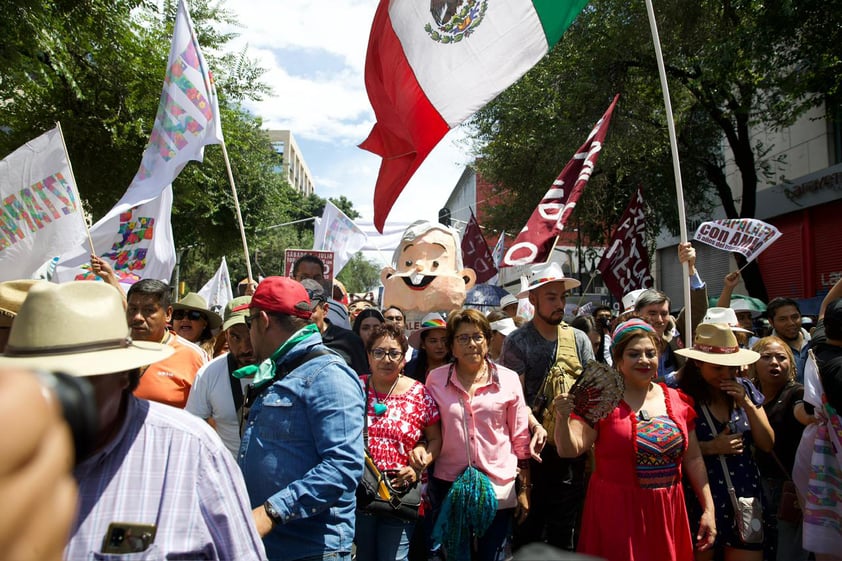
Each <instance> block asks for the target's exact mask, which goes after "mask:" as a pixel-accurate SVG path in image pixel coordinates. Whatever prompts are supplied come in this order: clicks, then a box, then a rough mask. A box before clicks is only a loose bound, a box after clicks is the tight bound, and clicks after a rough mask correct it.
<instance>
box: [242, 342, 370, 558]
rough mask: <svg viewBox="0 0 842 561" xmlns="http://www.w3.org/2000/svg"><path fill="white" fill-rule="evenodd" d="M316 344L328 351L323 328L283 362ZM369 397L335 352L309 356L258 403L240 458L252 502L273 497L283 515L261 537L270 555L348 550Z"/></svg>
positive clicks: (277, 508)
mask: <svg viewBox="0 0 842 561" xmlns="http://www.w3.org/2000/svg"><path fill="white" fill-rule="evenodd" d="M317 348H321V349H323V350H324V349H326V347H324V346H323V345H322V338H321V335H320V334H318V333H316V334H313V335H312V336H310V337H308V338H306V339H304V340H303V341H301V342H299V343H298V344H297V345H296V346H295V347H293V348H292V349H290V351H289V352H288V353H287V354H285V355H284V356H283V357H281V359H280V361H279V362H278V364H279V365H282V364H284V363H285V362H289V361H293V360H295V359H296V358H297V357H301V356H303V355H305V354H307V353H309V352H311V351H313V350H315V349H317ZM364 403H365V399H364V396H363V389H362V386H361V384H360V381H359V378H358V377H357V375H356V374H355V373H354V371H353V370H351V369H350V368H349V367H348V366H347V364H346V363H345V361H343V360H342V359H341V358H340V357H339V356H338V355H333V354H330V355H326V356H317V357H315V358H313V359H310V360H309V361H307V362H305V363H304V364H302V365H301V366H299V367H298V368H296V369H295V370H293V371H292V372H290V373H289V374H288V375H287V376H286V377H285V378H284V379H282V380H280V381H277V382H275V383H274V384H272V385H271V386H270V387H269V388H268V389H266V390H265V391H264V393H263V394H262V396H261V397H260V398H258V399H257V400H256V401H255V403H254V405H253V406H252V408H251V411H250V413H249V418H248V424H247V426H246V430H245V433H244V434H243V441H242V444H241V445H240V451H239V455H238V461H239V464H240V467H241V468H242V470H243V475H244V477H245V480H246V487H247V488H248V494H249V499H250V501H251V505H252V507H253V508H256V507H258V506H260V505H262V504H263V503H264V502H266V501H267V500H268V501H270V502H271V503H272V506H273V507H274V508H275V510H276V511H277V512H278V513H279V514H280V516H281V517H282V519H283V520H284V523H283V524H276V525H275V528H274V529H273V530H272V531H271V532H270V533H269V535H267V536H266V537H265V538H264V539H263V541H264V543H265V545H266V552H267V554H268V556H269V559H279V560H292V559H301V558H303V557H309V556H314V555H322V554H324V553H328V552H350V551H351V543H352V541H353V539H354V508H355V506H356V500H355V497H354V494H355V491H356V488H357V483H358V482H359V481H360V479H361V478H362V473H363V440H362V430H363V407H364Z"/></svg>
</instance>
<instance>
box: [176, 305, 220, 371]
mask: <svg viewBox="0 0 842 561" xmlns="http://www.w3.org/2000/svg"><path fill="white" fill-rule="evenodd" d="M220 325H222V318H221V317H220V316H219V314H215V313H214V312H211V311H210V310H208V303H207V302H206V301H205V299H204V298H202V297H201V296H199V295H198V294H196V293H195V292H189V293H187V294H185V295H184V298H182V299H181V300H179V301H178V302H176V303H174V304H173V305H172V327H173V331H175V333H176V335H178V336H179V337H183V338H185V339H187V340H188V341H190V342H191V343H195V344H196V345H198V346H199V347H201V348H202V350H203V351H205V354H206V355H207V357H208V359H211V358H213V357H214V353H215V348H214V345H215V342H216V337H215V336H214V334H213V330H214V329H217V328H218V327H219V326H220Z"/></svg>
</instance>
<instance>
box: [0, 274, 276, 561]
mask: <svg viewBox="0 0 842 561" xmlns="http://www.w3.org/2000/svg"><path fill="white" fill-rule="evenodd" d="M172 353H173V350H172V348H170V347H168V346H166V345H163V344H161V343H157V342H155V343H151V342H137V341H134V340H132V338H131V337H130V336H129V327H128V325H127V323H126V316H125V313H124V311H123V303H122V298H121V297H120V294H119V293H118V292H117V291H116V290H115V289H114V288H113V287H111V286H108V285H106V284H103V283H97V282H84V281H81V282H69V283H66V284H60V285H56V284H51V283H39V284H37V285H36V286H33V287H32V288H31V289H30V291H29V295H28V296H27V298H26V300H25V301H24V303H23V305H22V306H21V309H20V313H19V314H18V316H17V318H16V319H15V324H14V326H13V327H12V331H11V333H10V335H9V344H8V346H7V347H6V351H5V353H4V355H3V356H2V357H0V367H3V366H17V367H26V368H35V369H45V370H62V371H65V372H67V373H69V374H71V375H74V376H84V377H86V378H87V379H88V381H90V383H91V385H92V386H93V389H94V393H95V395H96V402H97V405H98V407H99V432H98V434H97V437H96V440H95V443H94V446H93V449H94V451H93V452H92V453H91V454H90V455H89V456H88V457H87V458H78V459H77V461H78V462H79V463H78V464H77V466H76V468H75V472H74V475H75V477H76V480H77V483H78V485H79V514H78V517H77V519H76V521H75V523H74V526H73V529H72V531H71V538H70V541H69V543H68V544H67V548H66V549H65V558H66V559H88V558H89V557H90V556H91V555H94V556H98V555H102V554H105V553H108V552H109V551H111V552H114V551H116V550H120V551H122V552H124V553H128V552H130V551H131V552H141V551H142V552H145V553H146V555H147V556H148V558H156V559H159V558H164V557H168V556H170V555H177V556H178V557H179V558H182V559H200V558H201V559H207V558H209V557H210V558H214V559H242V560H244V561H245V560H252V559H264V558H265V553H264V551H263V546H262V544H261V543H260V538H259V536H258V535H257V533H256V532H255V529H254V526H253V525H252V523H251V517H250V511H249V507H248V503H247V501H246V499H245V486H244V484H243V479H242V476H241V474H240V472H239V470H238V469H237V466H236V464H235V463H234V461H233V459H232V458H231V456H230V454H229V453H227V451H225V448H224V446H223V445H222V443H221V442H220V440H219V438H218V437H217V436H216V435H215V434H214V433H213V431H212V430H211V428H210V427H209V426H208V425H207V424H206V423H203V422H202V421H200V420H199V419H197V418H195V417H193V416H192V415H189V414H188V413H185V412H182V411H178V410H176V409H173V408H171V407H165V406H163V405H159V404H157V403H152V402H149V401H146V400H143V399H138V398H137V397H135V396H133V395H132V391H133V390H134V388H135V387H136V386H137V384H138V380H139V378H140V368H141V367H142V366H144V365H147V364H150V363H153V362H157V361H159V360H161V359H163V358H166V357H168V356H170V355H172ZM121 548H122V549H121Z"/></svg>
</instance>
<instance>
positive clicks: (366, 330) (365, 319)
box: [351, 308, 386, 346]
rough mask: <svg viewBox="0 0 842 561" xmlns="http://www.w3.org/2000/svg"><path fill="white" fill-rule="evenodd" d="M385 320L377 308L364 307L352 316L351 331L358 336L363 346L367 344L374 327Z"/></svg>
mask: <svg viewBox="0 0 842 561" xmlns="http://www.w3.org/2000/svg"><path fill="white" fill-rule="evenodd" d="M385 321H386V320H385V319H383V314H381V313H380V310H378V309H377V308H366V309H365V310H363V311H361V312H360V313H359V314H357V317H356V318H354V325H353V327H352V329H351V331H353V332H354V333H356V334H357V335H359V336H360V339H362V340H363V345H364V346H368V340H369V339H370V338H371V334H372V333H374V328H375V327H377V326H378V325H383V323H384V322H385Z"/></svg>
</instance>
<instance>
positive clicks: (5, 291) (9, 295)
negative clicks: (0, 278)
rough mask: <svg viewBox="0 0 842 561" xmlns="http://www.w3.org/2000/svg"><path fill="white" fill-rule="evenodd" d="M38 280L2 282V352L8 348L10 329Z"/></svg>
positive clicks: (0, 319)
mask: <svg viewBox="0 0 842 561" xmlns="http://www.w3.org/2000/svg"><path fill="white" fill-rule="evenodd" d="M36 282H38V281H37V280H27V279H25V280H11V281H4V282H0V352H3V349H5V348H6V341H8V339H9V331H11V329H12V323H13V322H14V321H15V316H16V315H18V310H20V306H21V304H23V301H24V299H26V294H27V292H29V289H30V288H32V285H33V284H35V283H36Z"/></svg>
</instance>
